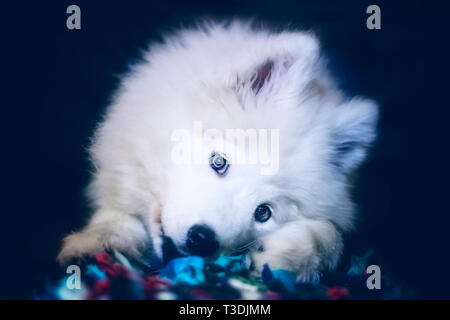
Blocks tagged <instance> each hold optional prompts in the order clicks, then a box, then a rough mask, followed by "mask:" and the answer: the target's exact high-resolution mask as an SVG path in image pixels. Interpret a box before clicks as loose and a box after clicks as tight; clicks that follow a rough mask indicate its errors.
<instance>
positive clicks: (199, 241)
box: [186, 224, 219, 257]
mask: <svg viewBox="0 0 450 320" xmlns="http://www.w3.org/2000/svg"><path fill="white" fill-rule="evenodd" d="M186 247H187V249H188V250H189V252H190V253H192V254H194V255H198V256H201V257H207V256H210V255H212V254H213V253H214V252H216V250H217V249H218V248H219V242H218V241H217V239H216V234H215V233H214V231H213V230H212V229H211V228H209V227H208V226H205V225H198V224H196V225H194V226H192V227H191V228H190V229H189V230H188V233H187V240H186Z"/></svg>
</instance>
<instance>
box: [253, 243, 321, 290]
mask: <svg viewBox="0 0 450 320" xmlns="http://www.w3.org/2000/svg"><path fill="white" fill-rule="evenodd" d="M250 259H251V261H252V274H253V275H256V276H260V275H261V273H262V271H263V268H264V265H265V264H267V265H268V266H269V267H270V269H271V270H276V269H283V270H288V271H292V272H294V273H295V274H296V277H297V281H301V282H315V281H318V280H319V279H320V276H321V273H320V269H319V267H320V259H319V257H318V256H317V255H314V254H311V253H306V252H303V253H302V252H299V251H298V250H295V252H293V250H289V249H288V250H279V249H278V250H274V249H273V248H272V249H271V248H270V247H269V248H265V247H262V248H260V249H259V250H255V251H253V252H251V253H250Z"/></svg>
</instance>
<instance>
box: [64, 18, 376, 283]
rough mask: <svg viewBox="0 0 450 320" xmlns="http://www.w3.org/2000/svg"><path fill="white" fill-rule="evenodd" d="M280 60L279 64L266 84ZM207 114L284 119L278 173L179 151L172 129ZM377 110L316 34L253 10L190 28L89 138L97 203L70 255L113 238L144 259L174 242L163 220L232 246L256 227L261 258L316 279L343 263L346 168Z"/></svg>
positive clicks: (230, 121)
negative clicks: (339, 71) (263, 71)
mask: <svg viewBox="0 0 450 320" xmlns="http://www.w3.org/2000/svg"><path fill="white" fill-rule="evenodd" d="M268 61H270V62H271V63H272V66H271V69H270V75H268V76H267V77H265V78H264V82H263V83H262V84H261V87H260V88H258V90H255V88H253V87H252V84H254V83H255V79H256V78H257V76H258V70H259V68H260V67H261V66H262V65H264V63H267V62H268ZM196 120H201V121H202V123H203V125H204V127H208V128H217V129H226V128H243V129H248V128H257V129H258V128H264V129H271V128H275V129H279V130H280V168H279V171H278V173H276V174H275V175H261V173H260V170H259V169H260V165H258V164H256V165H239V164H232V165H231V166H230V169H229V171H228V173H227V175H226V176H225V177H218V176H217V174H215V173H214V172H213V171H212V170H211V168H210V167H209V166H208V165H199V164H193V165H179V164H174V163H173V161H172V160H171V151H172V147H173V143H172V142H171V134H172V133H173V131H174V130H176V129H179V128H186V129H190V128H192V125H193V122H194V121H196ZM376 120H377V107H376V105H375V104H374V103H373V102H372V101H369V100H365V99H362V98H358V97H354V98H347V97H344V96H343V95H342V94H341V92H340V91H339V90H338V89H337V88H336V86H335V85H334V84H333V81H332V80H331V79H330V77H329V76H328V74H327V73H326V70H325V69H324V65H323V63H321V59H320V52H319V45H318V41H317V40H316V38H315V37H314V36H312V35H311V34H309V33H305V32H292V31H289V32H281V33H273V32H270V31H268V30H255V29H254V28H252V27H250V26H249V25H247V24H245V23H240V22H234V23H231V24H228V25H223V24H210V25H208V26H203V27H201V28H199V29H190V30H183V31H181V32H178V33H177V34H176V35H174V36H171V37H167V38H166V41H165V43H164V44H159V45H154V46H152V47H151V48H150V49H149V50H148V51H147V52H146V53H145V55H144V62H143V63H141V64H139V65H137V66H135V67H134V68H133V70H132V72H130V73H129V74H128V75H127V76H125V77H124V78H123V80H122V85H121V88H120V90H119V91H118V92H117V94H116V95H115V99H114V102H113V103H112V105H111V106H110V107H109V108H108V111H107V114H106V116H105V118H104V120H103V121H102V123H101V124H100V126H99V127H98V129H97V131H96V134H95V137H94V142H93V144H92V147H91V149H90V152H91V156H92V162H93V164H94V167H95V169H96V170H95V174H94V175H93V181H92V184H91V186H90V188H89V194H90V197H91V199H92V202H93V204H94V209H95V211H94V215H93V216H92V218H91V220H90V221H89V223H88V225H87V226H86V227H85V228H84V229H83V230H81V231H79V232H75V233H73V234H71V235H69V236H67V237H66V238H65V239H64V243H63V248H62V250H61V252H60V254H59V257H58V259H59V261H60V262H61V263H67V262H68V261H69V260H70V259H72V258H77V257H82V256H85V255H92V254H95V253H96V252H98V251H100V250H103V249H104V248H116V249H119V250H122V251H123V252H125V253H127V254H128V255H131V256H133V257H135V258H139V256H140V254H141V252H142V250H144V249H145V248H146V247H147V246H148V244H149V243H151V246H152V248H153V250H154V251H155V252H156V253H157V254H158V255H161V229H163V230H164V232H165V234H166V235H167V236H169V237H170V238H171V239H173V241H174V243H175V244H176V245H177V247H178V248H179V249H180V250H181V251H183V246H184V242H185V240H186V233H187V230H188V229H189V228H190V227H191V226H192V225H194V224H198V223H204V224H207V225H208V226H210V227H211V228H212V229H213V230H214V231H215V232H216V234H217V237H218V239H219V241H220V245H221V250H222V251H223V252H230V251H232V250H233V249H234V248H236V247H239V246H242V245H244V244H246V243H248V242H249V241H252V240H255V239H256V240H257V243H258V244H259V245H262V246H259V245H258V246H253V247H251V250H250V256H251V258H252V261H253V265H254V267H255V270H256V271H260V270H261V269H262V266H263V265H264V264H265V263H268V264H269V265H270V266H271V267H273V268H284V269H288V270H292V271H295V272H296V273H297V275H298V278H299V279H300V280H304V281H310V280H313V279H316V278H317V277H319V276H320V273H321V272H322V271H324V270H326V269H328V268H333V267H335V266H336V264H337V262H338V259H339V256H340V254H341V252H342V246H343V244H342V232H345V231H347V230H349V229H350V228H351V227H352V221H353V214H354V212H353V211H354V210H353V204H352V202H351V200H350V199H349V195H348V185H347V176H348V174H349V172H350V171H352V170H353V169H355V168H356V167H357V166H358V165H359V164H360V163H361V161H362V160H363V159H364V157H365V153H366V149H367V147H368V146H369V145H370V143H371V142H372V141H373V139H374V137H375V126H376ZM192 138H193V139H198V137H192ZM201 143H204V144H206V145H205V147H206V148H211V150H212V149H214V146H213V145H208V143H211V142H204V141H203V142H201ZM231 161H232V159H231ZM266 202H268V203H270V204H271V205H272V207H273V210H274V212H273V216H272V218H271V219H270V220H269V221H267V222H265V223H258V222H256V221H255V220H254V217H253V212H254V210H255V208H256V207H257V206H258V205H259V204H261V203H266ZM150 240H151V241H150ZM257 248H259V249H260V250H256V249H257ZM261 248H262V249H263V250H261Z"/></svg>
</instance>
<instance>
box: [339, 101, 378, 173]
mask: <svg viewBox="0 0 450 320" xmlns="http://www.w3.org/2000/svg"><path fill="white" fill-rule="evenodd" d="M334 111H335V112H331V114H330V116H331V117H333V119H331V121H333V123H334V126H333V130H332V133H331V135H332V137H331V139H332V147H333V154H332V158H331V162H332V163H333V164H334V165H335V166H336V167H338V168H339V169H340V170H342V172H343V173H344V174H347V173H349V172H350V171H351V170H353V169H355V168H356V167H357V166H358V165H360V164H361V162H362V161H363V160H364V158H365V157H366V154H367V149H368V148H369V146H370V145H371V143H372V142H373V141H374V139H375V133H376V125H377V120H378V107H377V105H376V104H375V103H374V102H372V101H370V100H362V99H359V98H355V99H352V100H351V101H349V102H348V103H346V104H343V105H339V106H337V107H336V108H335V109H334Z"/></svg>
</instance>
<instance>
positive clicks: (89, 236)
mask: <svg viewBox="0 0 450 320" xmlns="http://www.w3.org/2000/svg"><path fill="white" fill-rule="evenodd" d="M102 250H103V246H102V243H101V241H100V239H99V237H98V234H96V233H93V232H86V231H83V232H74V233H72V234H70V235H68V236H67V237H65V238H64V240H63V245H62V249H61V251H60V252H59V254H58V257H57V260H58V262H59V264H60V265H62V266H65V265H68V264H71V263H72V262H74V261H75V262H77V263H78V262H79V261H81V260H83V259H84V258H87V257H92V256H94V255H95V254H96V253H98V252H100V251H102Z"/></svg>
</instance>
